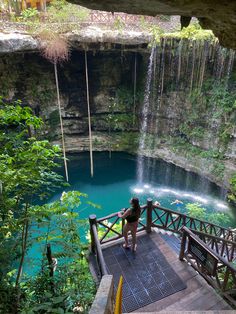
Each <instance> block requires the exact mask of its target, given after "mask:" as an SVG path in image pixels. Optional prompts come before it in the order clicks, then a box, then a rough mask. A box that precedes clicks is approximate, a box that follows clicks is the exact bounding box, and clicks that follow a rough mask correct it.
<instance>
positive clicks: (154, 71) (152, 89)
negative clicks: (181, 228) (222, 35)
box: [137, 38, 235, 191]
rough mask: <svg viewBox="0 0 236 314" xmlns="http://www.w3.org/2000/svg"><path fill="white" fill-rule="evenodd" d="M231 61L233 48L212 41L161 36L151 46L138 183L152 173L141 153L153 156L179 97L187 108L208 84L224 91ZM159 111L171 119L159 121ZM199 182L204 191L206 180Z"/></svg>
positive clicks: (147, 179) (169, 123)
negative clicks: (147, 169)
mask: <svg viewBox="0 0 236 314" xmlns="http://www.w3.org/2000/svg"><path fill="white" fill-rule="evenodd" d="M234 61H235V51H233V50H232V49H226V48H223V47H221V46H220V45H219V43H218V42H216V41H212V42H210V41H207V40H189V39H180V40H179V39H174V38H162V39H161V42H160V45H159V46H158V47H156V48H152V51H151V54H150V57H149V62H148V69H147V77H146V83H145V93H144V102H143V108H142V113H141V127H140V137H139V149H138V163H137V179H138V184H139V185H140V184H142V183H149V182H151V181H152V179H153V178H152V173H150V172H149V171H145V169H144V162H143V159H144V158H145V157H144V156H145V155H146V156H153V153H152V152H153V151H154V149H155V148H156V147H160V146H161V143H160V138H161V135H162V130H163V128H165V127H168V128H169V129H171V128H172V119H176V118H177V117H176V116H175V114H174V113H173V108H176V106H177V105H178V103H179V102H180V101H188V102H189V106H190V107H189V110H190V111H189V112H191V110H192V109H191V108H193V106H194V105H193V103H192V100H191V97H193V98H194V97H198V96H199V95H201V94H202V93H204V92H206V91H207V88H208V89H209V90H210V88H211V86H212V88H213V87H217V86H220V87H221V88H222V86H224V88H225V90H226V91H227V90H228V89H229V85H230V76H231V72H232V69H233V66H234ZM207 84H208V86H207ZM209 86H210V88H209ZM199 101H200V102H203V101H204V95H203V96H202V97H199ZM200 105H202V103H201V104H200ZM213 107H214V106H213ZM213 111H214V108H213ZM162 112H165V114H166V115H168V116H170V117H171V119H168V120H166V121H164V122H163V121H160V115H161V114H162ZM187 114H188V113H187V112H182V113H181V115H182V118H183V119H182V120H183V121H184V119H185V118H184V117H185V115H186V118H188V117H187ZM163 123H165V125H164V124H163ZM209 123H214V121H213V122H209ZM171 131H172V132H173V134H170V135H174V136H176V134H175V132H179V135H180V131H178V130H174V129H171ZM149 163H150V162H148V163H147V164H148V165H149ZM152 163H153V161H152ZM203 168H204V167H203ZM202 184H203V185H204V186H205V188H206V191H207V189H208V187H207V184H206V182H205V181H204V182H202Z"/></svg>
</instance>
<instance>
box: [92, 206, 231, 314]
mask: <svg viewBox="0 0 236 314" xmlns="http://www.w3.org/2000/svg"><path fill="white" fill-rule="evenodd" d="M90 225H91V244H92V245H91V248H92V252H93V253H94V255H93V256H94V257H96V263H95V264H96V266H95V268H96V269H97V274H98V277H99V280H101V282H100V286H99V289H98V292H97V295H96V298H95V300H94V303H93V306H92V308H91V311H90V313H91V314H94V313H113V312H112V311H113V309H111V308H112V304H113V302H114V295H115V293H116V292H117V287H118V283H119V279H120V277H121V276H122V278H123V285H122V297H121V298H120V299H119V297H118V299H117V300H116V304H117V302H120V306H122V313H130V312H137V313H159V312H161V313H172V314H173V313H178V311H180V312H181V313H184V312H183V311H187V312H186V313H188V311H190V313H192V314H193V313H199V314H200V313H201V314H203V313H205V312H206V313H208V314H211V313H215V314H216V313H222V314H223V313H225V314H231V313H236V312H235V310H233V308H235V299H234V296H235V295H234V293H235V291H236V276H235V275H236V269H235V268H234V265H233V261H234V260H235V258H236V250H235V248H236V242H235V241H234V239H235V234H234V231H232V230H230V229H226V228H223V227H220V226H217V225H214V224H211V223H209V222H205V221H201V220H199V219H195V218H191V217H188V216H186V215H184V214H181V213H178V212H174V211H172V210H169V209H165V208H162V207H160V206H156V205H153V204H152V201H151V200H148V201H147V205H144V206H142V215H141V219H140V222H139V227H140V228H139V230H138V233H137V251H136V253H134V252H132V251H131V250H130V249H125V248H123V246H122V244H123V243H124V240H123V238H122V229H123V225H124V221H123V220H122V219H120V218H119V217H118V216H117V213H115V214H112V215H109V216H107V217H104V218H101V219H96V218H95V217H94V215H91V216H90ZM110 233H112V234H115V237H112V238H110V237H109V236H110ZM98 234H99V237H100V239H99V237H98ZM177 234H178V235H179V236H180V237H179V236H178V237H177V236H176V235H177ZM180 239H181V240H180ZM93 264H94V263H93ZM104 280H105V281H106V282H105V281H104ZM104 282H105V285H104ZM118 290H119V289H118ZM118 294H119V293H118ZM105 296H109V297H108V299H106V298H105ZM104 298H105V299H104ZM109 299H110V301H109ZM101 300H102V302H101ZM104 300H106V301H104ZM226 300H227V302H226ZM109 308H110V312H109ZM117 313H121V311H120V312H117Z"/></svg>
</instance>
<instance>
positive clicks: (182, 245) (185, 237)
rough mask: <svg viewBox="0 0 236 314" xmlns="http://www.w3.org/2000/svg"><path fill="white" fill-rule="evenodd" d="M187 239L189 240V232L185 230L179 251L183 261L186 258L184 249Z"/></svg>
mask: <svg viewBox="0 0 236 314" xmlns="http://www.w3.org/2000/svg"><path fill="white" fill-rule="evenodd" d="M186 240H187V233H186V232H185V231H184V230H183V234H182V240H181V247H180V252H179V259H180V260H181V261H182V260H183V259H184V251H185V245H186Z"/></svg>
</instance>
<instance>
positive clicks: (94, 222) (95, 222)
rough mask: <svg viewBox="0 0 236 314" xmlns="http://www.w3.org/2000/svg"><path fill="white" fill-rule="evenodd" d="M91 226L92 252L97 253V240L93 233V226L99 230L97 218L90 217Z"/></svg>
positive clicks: (94, 216)
mask: <svg viewBox="0 0 236 314" xmlns="http://www.w3.org/2000/svg"><path fill="white" fill-rule="evenodd" d="M89 224H90V236H91V251H92V252H93V253H95V240H94V233H93V225H95V226H96V228H97V216H96V215H90V216H89Z"/></svg>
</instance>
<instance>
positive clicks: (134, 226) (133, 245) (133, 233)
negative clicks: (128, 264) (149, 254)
mask: <svg viewBox="0 0 236 314" xmlns="http://www.w3.org/2000/svg"><path fill="white" fill-rule="evenodd" d="M137 227H138V223H136V222H135V223H133V225H132V229H131V235H132V250H133V251H134V252H136V249H137V237H136V233H137Z"/></svg>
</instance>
